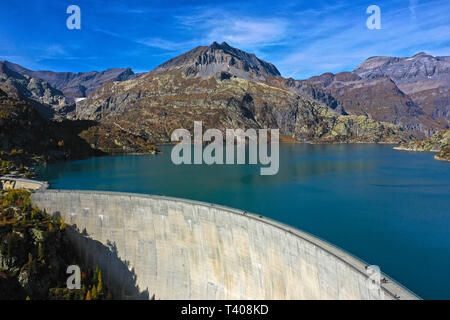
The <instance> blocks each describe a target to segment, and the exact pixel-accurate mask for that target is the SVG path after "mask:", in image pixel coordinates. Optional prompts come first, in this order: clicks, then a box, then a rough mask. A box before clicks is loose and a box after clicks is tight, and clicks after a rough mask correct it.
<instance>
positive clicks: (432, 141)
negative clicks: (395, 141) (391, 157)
mask: <svg viewBox="0 0 450 320" xmlns="http://www.w3.org/2000/svg"><path fill="white" fill-rule="evenodd" d="M394 149H397V150H408V151H428V152H436V153H437V154H436V155H435V156H434V158H435V159H436V160H443V161H450V130H445V131H440V132H438V133H436V134H434V135H433V136H431V137H429V138H427V139H425V140H422V141H410V142H407V143H403V144H400V145H399V146H397V147H395V148H394Z"/></svg>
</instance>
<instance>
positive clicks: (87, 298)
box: [86, 290, 92, 300]
mask: <svg viewBox="0 0 450 320" xmlns="http://www.w3.org/2000/svg"><path fill="white" fill-rule="evenodd" d="M86 300H92V298H91V290H88V292H87V294H86Z"/></svg>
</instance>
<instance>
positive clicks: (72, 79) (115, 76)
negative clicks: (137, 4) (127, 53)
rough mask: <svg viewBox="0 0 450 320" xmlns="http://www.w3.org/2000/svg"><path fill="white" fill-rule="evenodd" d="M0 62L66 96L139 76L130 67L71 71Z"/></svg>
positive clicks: (72, 96)
mask: <svg viewBox="0 0 450 320" xmlns="http://www.w3.org/2000/svg"><path fill="white" fill-rule="evenodd" d="M2 63H3V64H4V65H5V66H6V67H7V68H8V69H10V70H12V71H15V72H18V73H20V74H22V75H27V76H29V77H30V78H37V79H41V80H43V81H46V82H48V83H49V84H50V85H51V86H52V87H53V88H55V89H58V90H60V91H61V92H62V93H63V94H64V95H65V96H66V97H68V98H83V97H86V96H87V95H89V94H90V93H91V92H92V91H94V90H95V89H97V88H99V87H101V86H102V85H104V84H105V83H107V82H110V81H124V80H129V79H134V78H136V77H138V76H139V75H137V74H135V73H134V72H133V71H132V70H131V69H130V68H123V69H120V68H112V69H108V70H105V71H100V72H98V71H91V72H79V73H73V72H53V71H31V70H28V69H26V68H24V67H22V66H20V65H18V64H15V63H12V62H9V61H3V62H2Z"/></svg>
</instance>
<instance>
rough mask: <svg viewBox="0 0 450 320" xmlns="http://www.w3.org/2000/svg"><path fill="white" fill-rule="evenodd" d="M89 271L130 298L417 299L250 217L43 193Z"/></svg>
mask: <svg viewBox="0 0 450 320" xmlns="http://www.w3.org/2000/svg"><path fill="white" fill-rule="evenodd" d="M31 199H32V202H33V204H35V205H37V206H39V208H41V209H45V210H46V211H47V213H49V214H57V215H61V216H62V217H63V218H64V220H65V222H66V223H67V225H69V226H71V227H70V228H68V229H67V230H68V233H69V238H70V240H71V241H72V243H73V244H74V245H75V247H76V248H77V250H79V253H80V256H81V257H82V258H83V259H85V261H87V263H88V265H91V266H95V265H98V266H99V267H100V268H101V269H102V273H103V278H104V279H105V281H106V282H107V284H108V285H109V288H110V289H111V290H112V292H113V294H114V295H115V297H119V298H122V299H148V298H152V297H153V296H154V298H156V299H243V300H245V299H402V300H403V299H417V296H415V295H414V294H413V293H412V292H410V291H409V290H407V289H406V288H404V287H402V286H400V285H399V284H397V283H396V282H395V281H393V280H392V279H390V278H389V277H387V276H385V275H382V277H385V278H386V280H387V281H386V282H385V283H384V281H383V282H382V283H381V286H373V283H372V282H371V279H369V274H368V273H367V270H366V267H367V264H366V263H364V262H362V261H361V260H359V259H357V258H355V257H354V256H352V255H350V254H348V253H346V252H344V251H343V250H341V249H338V248H336V247H335V246H333V245H331V244H329V243H327V242H325V241H323V240H320V239H318V238H316V237H314V236H312V235H310V234H307V233H305V232H302V231H299V230H297V229H294V228H292V227H289V226H286V225H283V224H280V223H278V222H275V221H273V220H270V219H268V218H265V217H261V216H258V215H254V214H250V213H247V212H244V211H241V210H236V209H231V208H227V207H223V206H219V205H213V204H208V203H203V202H198V201H190V200H184V199H177V198H169V197H162V196H150V195H139V194H126V193H115V192H92V191H68V190H66V191H62V190H45V191H44V190H40V191H35V192H34V193H32V196H31Z"/></svg>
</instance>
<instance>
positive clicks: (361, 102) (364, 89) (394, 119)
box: [305, 72, 439, 135]
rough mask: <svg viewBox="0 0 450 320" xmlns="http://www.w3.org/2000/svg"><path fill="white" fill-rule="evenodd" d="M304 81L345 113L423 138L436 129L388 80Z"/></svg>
mask: <svg viewBox="0 0 450 320" xmlns="http://www.w3.org/2000/svg"><path fill="white" fill-rule="evenodd" d="M305 82H306V83H307V84H309V85H311V86H312V87H316V88H321V89H322V90H324V91H325V92H327V93H329V94H330V95H331V96H332V97H333V98H334V99H335V100H336V101H337V102H338V104H339V105H341V106H342V109H343V110H344V111H345V113H346V114H352V115H365V116H368V117H370V118H371V119H374V120H377V121H385V122H390V123H394V124H396V125H399V126H400V127H402V128H404V129H406V130H410V131H415V132H422V133H424V134H425V135H428V134H430V133H432V132H434V130H435V128H437V127H439V123H438V122H437V121H435V120H434V119H432V118H431V117H429V116H428V115H426V114H425V113H424V111H423V110H422V109H421V108H420V107H419V106H417V105H416V104H415V103H414V102H413V100H412V99H411V98H410V97H409V96H408V95H406V94H405V93H403V92H402V91H401V90H400V89H399V88H398V87H397V85H396V84H395V82H393V81H392V79H390V78H389V77H379V78H375V79H362V78H361V77H360V76H359V75H358V74H356V73H353V72H341V73H338V74H333V73H324V74H322V75H320V76H315V77H311V78H309V79H307V80H306V81H305Z"/></svg>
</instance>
